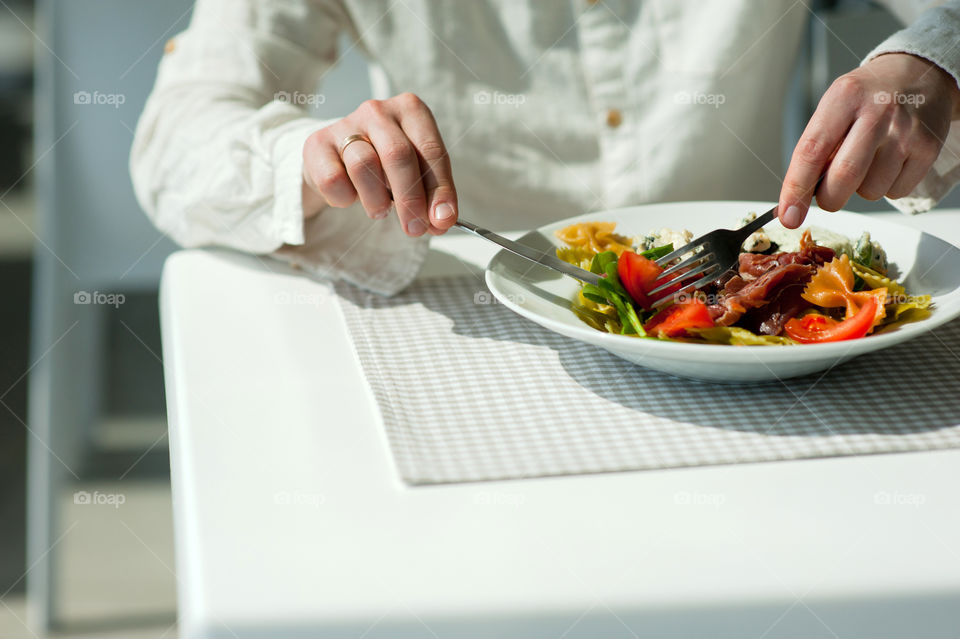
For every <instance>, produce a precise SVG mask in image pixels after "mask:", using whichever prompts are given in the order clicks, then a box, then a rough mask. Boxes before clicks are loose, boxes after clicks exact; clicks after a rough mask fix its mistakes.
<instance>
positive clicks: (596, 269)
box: [590, 251, 617, 275]
mask: <svg viewBox="0 0 960 639" xmlns="http://www.w3.org/2000/svg"><path fill="white" fill-rule="evenodd" d="M609 264H613V267H614V270H616V266H617V254H616V253H614V252H613V251H604V252H603V253H597V254H596V255H594V256H593V260H592V261H591V262H590V272H591V273H596V274H597V275H603V274H604V273H606V272H607V265H609Z"/></svg>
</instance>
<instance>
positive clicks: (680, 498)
mask: <svg viewBox="0 0 960 639" xmlns="http://www.w3.org/2000/svg"><path fill="white" fill-rule="evenodd" d="M726 501H727V497H726V495H724V494H722V493H699V492H696V491H694V492H689V491H686V490H684V491H680V492H678V493H674V494H673V503H675V504H678V505H680V506H712V507H713V508H717V509H719V508H720V506H722V505H723V504H724V502H726Z"/></svg>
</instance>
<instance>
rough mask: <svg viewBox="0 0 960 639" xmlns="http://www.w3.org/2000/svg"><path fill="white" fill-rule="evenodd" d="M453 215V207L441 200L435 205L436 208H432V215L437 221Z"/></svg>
mask: <svg viewBox="0 0 960 639" xmlns="http://www.w3.org/2000/svg"><path fill="white" fill-rule="evenodd" d="M453 216H454V211H453V207H452V206H450V205H449V204H447V203H446V202H441V203H440V204H438V205H437V208H435V209H434V210H433V217H435V218H436V219H437V221H438V222H439V221H442V220H449V219H450V218H451V217H453Z"/></svg>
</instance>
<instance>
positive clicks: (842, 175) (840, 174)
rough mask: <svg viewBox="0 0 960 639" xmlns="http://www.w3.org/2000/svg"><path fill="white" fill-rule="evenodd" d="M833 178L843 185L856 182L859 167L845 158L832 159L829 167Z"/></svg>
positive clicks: (859, 171)
mask: <svg viewBox="0 0 960 639" xmlns="http://www.w3.org/2000/svg"><path fill="white" fill-rule="evenodd" d="M830 173H832V174H833V178H834V179H836V180H839V181H840V182H843V183H850V182H856V181H857V180H858V179H859V178H860V174H861V169H860V165H859V164H857V163H856V162H854V161H853V160H850V159H846V158H834V160H833V162H832V163H831V165H830Z"/></svg>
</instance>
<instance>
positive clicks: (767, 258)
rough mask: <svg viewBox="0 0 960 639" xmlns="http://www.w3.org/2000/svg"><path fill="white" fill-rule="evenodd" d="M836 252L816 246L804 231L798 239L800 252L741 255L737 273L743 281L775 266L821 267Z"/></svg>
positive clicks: (807, 232)
mask: <svg viewBox="0 0 960 639" xmlns="http://www.w3.org/2000/svg"><path fill="white" fill-rule="evenodd" d="M836 255H837V254H836V252H835V251H834V250H833V249H832V248H828V247H826V246H818V245H817V244H815V243H814V241H813V239H812V238H811V237H810V231H804V233H803V235H802V236H801V238H800V250H799V251H795V252H793V253H774V254H773V255H762V254H759V253H741V254H740V264H739V271H740V276H741V277H743V278H744V279H752V278H755V277H760V276H761V275H763V274H764V273H766V272H767V271H769V270H770V269H772V268H776V267H777V266H786V265H787V264H810V265H813V266H823V265H824V264H826V263H827V262H829V261H831V260H832V259H833V258H834V257H836Z"/></svg>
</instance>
